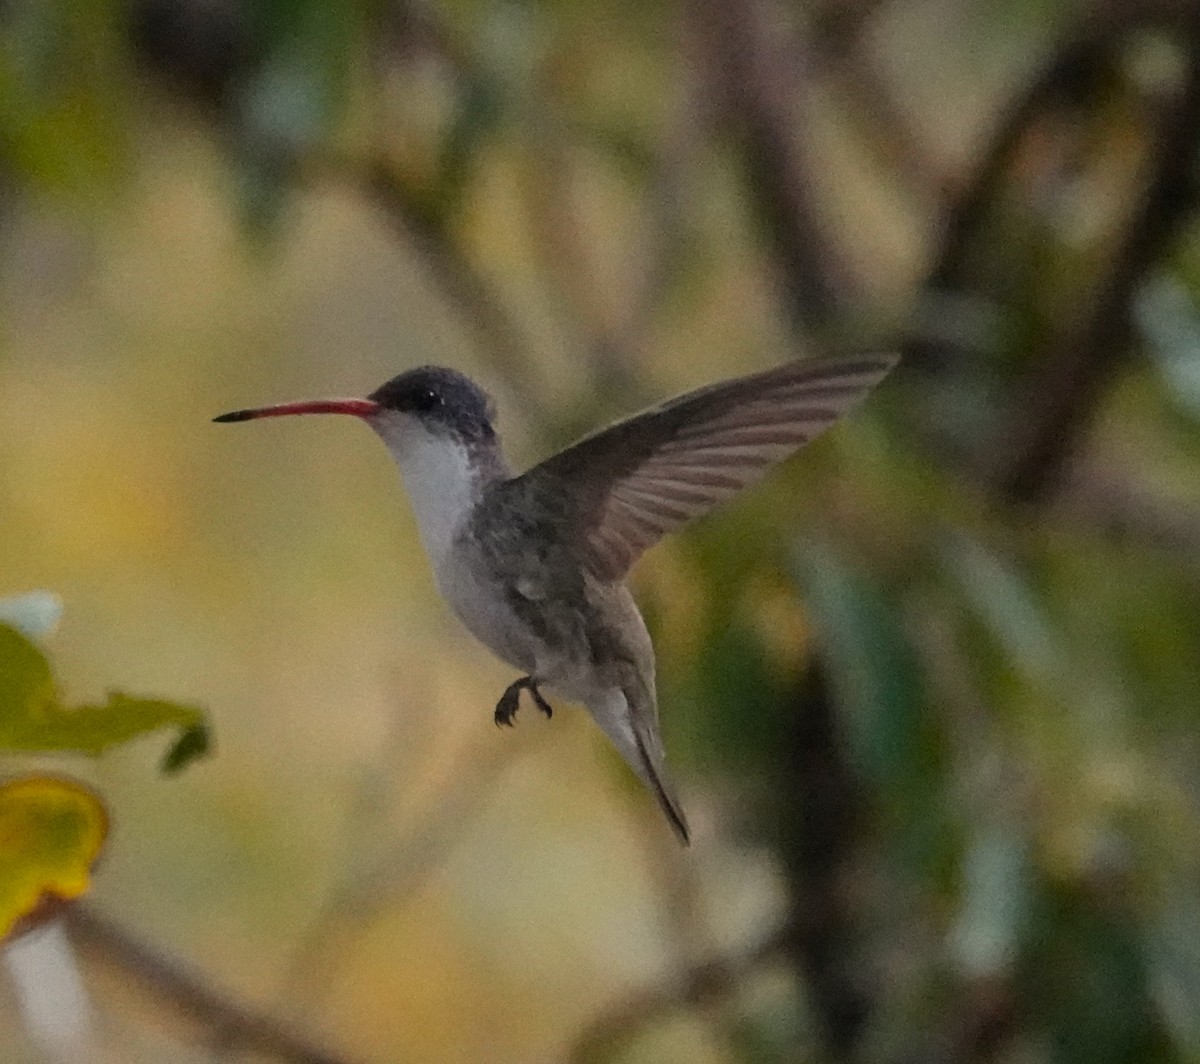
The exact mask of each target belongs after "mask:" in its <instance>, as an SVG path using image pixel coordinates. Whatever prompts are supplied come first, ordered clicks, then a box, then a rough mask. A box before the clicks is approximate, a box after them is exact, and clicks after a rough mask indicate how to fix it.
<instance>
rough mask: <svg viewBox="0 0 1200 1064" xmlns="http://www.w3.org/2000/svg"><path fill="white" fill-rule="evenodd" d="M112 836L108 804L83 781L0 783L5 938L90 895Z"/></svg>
mask: <svg viewBox="0 0 1200 1064" xmlns="http://www.w3.org/2000/svg"><path fill="white" fill-rule="evenodd" d="M107 834H108V814H107V813H106V812H105V810H104V804H103V803H102V802H101V801H100V799H99V798H97V797H96V796H95V795H94V794H93V793H92V792H91V791H89V790H88V789H87V788H86V787H83V786H81V785H80V784H78V783H72V782H70V781H69V780H64V779H57V778H54V777H49V776H28V777H24V778H22V779H17V780H10V781H9V782H7V783H4V784H0V941H3V940H4V939H6V938H8V937H9V936H10V935H12V934H13V933H19V932H21V931H25V930H27V929H28V928H30V927H32V926H33V925H34V924H36V923H40V922H41V921H42V920H43V919H45V918H47V917H48V916H50V915H52V914H53V913H54V912H55V911H57V910H58V909H59V908H60V907H61V906H62V905H63V904H64V903H65V902H68V901H72V900H73V899H75V898H78V897H79V896H80V895H81V894H83V893H85V892H86V891H87V889H88V887H89V886H90V885H91V869H92V865H93V864H94V863H95V861H96V858H97V857H99V855H100V850H101V849H102V848H103V846H104V839H105V836H106V835H107Z"/></svg>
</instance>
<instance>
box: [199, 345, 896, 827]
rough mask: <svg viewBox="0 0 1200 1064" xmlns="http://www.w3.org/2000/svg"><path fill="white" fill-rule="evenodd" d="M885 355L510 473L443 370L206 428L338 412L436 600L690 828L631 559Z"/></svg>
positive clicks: (780, 379) (879, 369)
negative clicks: (670, 759) (385, 491)
mask: <svg viewBox="0 0 1200 1064" xmlns="http://www.w3.org/2000/svg"><path fill="white" fill-rule="evenodd" d="M895 363H896V356H894V355H887V354H879V355H875V354H872V355H864V356H861V357H856V358H847V359H838V360H830V361H822V362H793V363H788V364H787V365H783V366H779V367H777V368H775V369H770V370H767V371H766V372H763V373H755V374H752V375H750V376H746V377H737V378H734V379H733V380H727V381H722V382H720V383H718V384H712V385H709V386H708V387H706V388H700V389H698V390H697V391H693V392H688V393H687V394H685V395H681V396H679V397H678V398H676V399H672V400H670V401H669V402H665V403H663V404H661V405H659V406H655V407H652V408H651V409H649V410H646V411H644V412H642V413H640V414H635V415H634V416H633V417H630V418H627V419H626V420H624V421H619V422H617V423H616V424H615V425H612V426H610V427H609V428H606V429H602V430H600V431H599V432H597V433H595V434H593V435H591V436H587V437H585V438H584V439H582V440H580V441H579V442H578V443H575V444H573V445H572V446H570V447H568V448H567V449H566V450H565V451H561V452H560V453H558V454H556V455H554V456H552V457H551V458H548V459H546V461H544V462H542V463H541V464H540V465H536V466H534V467H533V468H532V469H530V470H529V471H528V472H525V473H522V474H521V475H520V476H513V475H512V473H511V471H510V469H509V467H508V463H507V462H506V461H505V459H504V453H503V451H502V450H501V446H500V441H499V439H498V438H497V436H496V430H495V428H494V427H493V421H494V418H495V411H494V408H493V405H492V401H491V399H490V398H489V397H488V395H487V394H486V393H485V392H484V391H483V389H481V388H480V387H479V386H478V385H477V384H475V383H474V382H473V381H471V380H470V379H468V378H467V377H465V376H463V374H461V373H458V372H456V371H455V370H452V369H441V368H439V367H436V366H423V367H421V368H420V369H413V370H409V371H408V372H407V373H401V374H400V375H399V376H398V377H394V378H392V380H390V381H388V382H387V383H386V384H384V385H383V386H382V387H380V388H377V389H376V390H375V391H373V392H372V393H371V394H370V395H369V396H367V397H366V398H365V399H316V400H311V401H307V402H297V403H283V404H280V405H278V406H267V407H261V408H259V409H255V410H236V411H234V412H233V413H230V414H222V415H221V416H220V417H218V418H215V419H214V420H216V421H249V420H251V419H254V418H261V417H280V416H283V415H287V414H350V415H353V416H354V417H358V418H361V419H362V420H363V421H365V422H366V423H367V425H368V426H370V428H371V429H372V430H373V431H374V432H375V433H376V434H377V435H378V436H379V437H380V438H381V439H382V440H383V442H384V444H385V445H386V446H387V449H388V451H389V452H391V455H392V458H393V459H394V460H395V462H396V465H397V466H399V467H400V473H401V476H402V478H403V480H404V484H405V486H406V487H407V489H408V494H409V497H410V498H411V500H412V506H413V511H414V514H415V516H416V520H417V526H418V529H419V531H420V535H421V540H422V543H423V544H424V547H425V551H426V553H427V554H428V555H429V560H430V561H431V562H432V564H433V572H434V577H435V580H436V583H437V587H438V590H439V591H440V592H441V594H442V596H443V597H444V598H445V599H446V601H447V603H448V604H449V606H450V608H451V610H452V611H453V612H454V614H455V615H456V616H457V617H458V619H459V620H460V621H461V622H462V623H463V625H464V626H465V627H466V628H467V630H468V631H469V632H470V633H471V634H472V635H473V636H474V637H475V638H476V639H478V640H479V641H480V642H481V643H483V644H484V646H486V647H487V648H488V649H489V650H491V651H492V652H493V653H494V654H496V655H497V657H499V658H501V659H502V660H503V661H505V662H507V663H508V664H509V665H512V666H513V667H514V668H516V669H519V670H520V671H521V672H522V673H524V675H522V676H521V677H520V678H519V679H517V680H515V681H514V682H513V683H512V684H510V685H509V687H508V688H507V689H506V690H505V691H504V693H503V695H501V697H500V701H499V703H498V704H497V706H496V711H495V721H496V723H497V724H508V725H511V724H512V722H513V716H514V714H515V713H516V711H517V708H518V705H519V700H520V696H521V692H522V691H525V690H527V691H529V693H530V695H531V696H532V697H533V700H534V703H535V704H536V705H537V706H538V708H539V709H540V710H541V711H542V712H543V713H545V714H546V716H547V717H548V716H550V715H551V707H550V704H549V703H548V702H547V701H546V699H545V698H544V697H543V695H542V693H541V690H540V688H541V687H542V686H546V687H549V688H552V689H553V690H554V691H555V692H556V693H557V694H559V695H561V696H562V697H564V698H566V699H568V700H570V701H573V702H580V703H582V704H583V705H585V706H586V707H587V709H588V710H589V712H590V713H591V715H592V717H593V718H594V719H595V720H596V723H597V724H599V725H600V727H601V728H602V729H603V731H604V733H605V734H606V735H607V736H608V738H609V739H610V740H611V741H612V743H613V744H614V745H615V746H616V748H617V750H618V751H619V752H620V754H621V756H622V757H623V758H624V759H625V761H626V762H627V763H628V764H629V766H630V767H631V768H632V769H633V771H634V772H635V773H636V774H637V775H638V776H639V777H640V778H641V779H642V781H643V782H644V783H645V784H646V786H647V787H649V789H650V790H651V791H652V792H653V794H654V795H655V797H656V798H657V799H658V802H659V804H660V805H661V806H662V809H663V812H664V813H665V814H666V815H667V818H668V819H669V820H670V822H671V825H672V827H673V828H674V829H675V832H676V833H677V834H678V835H679V837H680V839H681V840H683V841H684V842H687V841H688V826H687V820H686V819H685V817H684V814H683V808H682V807H681V805H680V803H679V799H678V797H677V796H676V792H675V788H674V786H673V785H672V783H671V781H670V778H669V777H668V775H667V772H666V766H665V757H664V753H663V745H662V739H661V737H660V735H659V726H658V703H657V698H656V696H655V685H654V648H653V646H652V645H651V643H650V636H649V634H648V633H647V631H646V625H645V623H644V622H643V620H642V615H641V614H640V613H639V612H638V608H637V606H636V604H635V603H634V601H633V597H632V596H631V595H630V593H629V591H628V589H627V588H626V587H625V584H624V583H623V578H624V576H625V574H626V573H627V572H628V570H629V567H630V566H631V565H632V564H633V563H634V561H636V560H637V558H638V557H639V556H640V555H641V554H642V552H643V551H645V550H647V549H648V548H649V547H651V546H653V545H654V544H655V543H657V542H658V541H659V540H660V539H661V538H662V537H663V536H665V535H667V533H669V532H674V531H675V530H676V529H678V528H680V527H681V526H682V525H684V524H686V523H687V522H689V521H691V520H692V519H693V518H696V517H699V516H700V515H701V514H704V513H707V512H708V511H709V510H711V509H712V508H713V507H714V506H716V505H717V504H719V503H721V502H723V501H724V500H726V499H728V498H730V497H731V496H732V495H734V494H736V493H737V492H738V491H740V490H741V489H742V488H744V487H746V486H747V485H748V484H751V483H753V482H755V481H757V480H759V479H760V478H761V477H762V476H763V475H764V474H765V473H766V471H767V469H768V467H769V466H771V465H772V464H774V463H775V462H777V461H779V460H780V459H782V458H785V457H787V456H788V455H789V454H791V453H792V452H793V451H795V450H797V449H798V448H800V447H801V446H802V445H803V444H805V443H807V442H808V441H809V440H811V439H812V438H813V437H815V436H817V435H818V434H819V433H821V432H822V431H824V430H825V429H827V428H828V427H829V426H830V425H832V424H833V423H834V422H835V421H836V420H837V419H838V418H839V417H841V416H842V415H843V414H844V413H846V412H847V411H848V410H849V409H850V408H851V407H853V406H854V405H855V404H856V403H857V402H858V401H859V400H860V399H862V397H863V396H864V395H865V394H866V393H867V392H868V391H869V390H870V389H871V388H872V387H873V386H874V385H875V384H877V383H878V382H879V381H880V380H881V379H882V378H883V377H884V376H885V375H886V374H887V372H888V371H889V370H890V369H891V368H892V366H893V365H895Z"/></svg>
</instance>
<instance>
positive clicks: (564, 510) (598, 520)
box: [512, 354, 897, 580]
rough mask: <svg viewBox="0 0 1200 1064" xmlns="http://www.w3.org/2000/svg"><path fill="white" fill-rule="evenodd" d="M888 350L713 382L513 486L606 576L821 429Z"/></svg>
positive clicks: (859, 394)
mask: <svg viewBox="0 0 1200 1064" xmlns="http://www.w3.org/2000/svg"><path fill="white" fill-rule="evenodd" d="M896 361H897V356H896V355H892V354H880V355H863V356H861V357H857V358H848V359H835V360H829V361H819V362H793V363H788V364H787V365H784V366H778V367H776V368H775V369H770V370H767V371H766V372H764V373H755V374H752V375H751V376H748V377H737V378H735V379H733V380H729V381H722V382H721V383H719V384H713V385H710V386H708V387H706V388H701V389H699V390H697V391H694V392H689V393H687V394H686V395H681V396H679V397H678V398H677V399H673V400H671V401H670V402H667V403H664V404H662V405H661V406H656V407H652V408H651V409H650V410H647V411H644V412H643V413H641V414H635V415H634V416H633V417H631V418H628V419H626V420H624V421H621V422H618V423H617V424H615V425H612V426H610V427H609V428H606V429H603V430H601V431H600V432H598V433H596V434H595V435H592V436H588V437H586V438H585V439H583V440H580V441H579V442H578V443H576V444H574V445H573V446H571V447H569V448H567V449H566V450H565V451H562V452H561V453H559V454H556V455H554V457H552V458H549V459H547V460H546V461H545V462H542V463H541V464H540V465H537V466H534V468H533V469H531V470H529V471H528V472H527V473H525V474H523V475H522V476H521V477H518V478H517V480H516V481H515V482H513V485H512V486H513V487H515V488H518V489H519V490H521V491H528V492H530V493H532V494H534V495H536V496H538V497H539V498H540V499H541V500H542V501H543V503H544V504H549V506H550V508H551V509H552V511H553V512H556V513H558V514H560V515H561V516H562V517H563V518H564V519H566V520H568V521H573V522H576V523H577V527H578V528H579V530H580V532H581V533H582V536H583V539H584V542H585V544H586V556H587V562H588V565H589V568H590V569H591V571H592V573H593V574H594V575H595V576H596V577H597V578H599V579H601V580H617V579H620V578H621V577H622V576H624V575H625V573H626V571H627V570H628V569H629V567H630V566H631V565H632V564H633V563H634V561H636V560H637V558H638V557H639V556H640V555H641V554H642V552H643V551H645V550H647V549H648V548H649V547H651V546H653V545H654V544H655V543H657V542H658V541H659V540H660V539H661V538H662V537H663V536H665V535H667V534H668V533H670V532H674V531H675V530H676V529H678V528H680V527H681V526H682V525H684V524H686V523H687V522H688V521H691V520H693V519H694V518H697V517H699V516H701V515H702V514H705V513H707V512H708V511H709V510H711V509H712V508H713V507H714V506H717V505H719V504H720V503H722V502H724V501H725V500H726V499H728V498H730V497H731V496H733V495H735V494H736V493H737V492H739V491H741V490H742V488H744V487H746V486H747V485H749V484H753V483H754V482H756V481H757V480H759V479H761V478H762V477H763V475H765V473H766V471H767V470H768V469H769V468H770V466H772V465H773V464H774V463H775V462H778V461H779V460H780V459H782V458H785V457H787V456H788V455H789V454H791V453H792V452H793V451H795V450H797V449H798V448H800V447H802V446H803V445H804V444H806V443H808V441H809V440H811V439H813V438H814V437H815V436H818V435H819V434H820V433H821V432H823V431H824V430H825V429H827V428H829V426H830V425H832V424H833V423H834V422H835V421H837V419H838V418H839V417H841V416H842V415H843V414H845V413H846V412H847V411H848V410H850V408H851V407H853V406H854V405H855V404H857V403H858V402H859V400H861V399H862V398H863V396H864V395H865V394H866V393H867V392H868V391H870V389H871V388H872V387H874V386H875V385H876V384H878V383H879V381H880V380H881V379H882V378H883V377H884V376H885V375H886V374H887V373H888V371H889V370H890V369H891V368H892V367H893V366H894V365H895V364H896Z"/></svg>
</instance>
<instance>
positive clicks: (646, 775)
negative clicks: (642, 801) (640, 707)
mask: <svg viewBox="0 0 1200 1064" xmlns="http://www.w3.org/2000/svg"><path fill="white" fill-rule="evenodd" d="M634 736H635V738H636V739H637V746H638V752H639V754H640V755H641V761H642V771H641V772H639V773H638V775H639V776H641V777H642V779H643V780H644V781H645V782H646V784H647V785H648V786H649V787H650V790H651V791H653V792H654V797H655V798H657V799H658V804H659V805H660V806H661V807H662V811H663V812H664V813H666V815H667V820H669V821H670V822H671V827H672V828H674V830H675V834H676V835H678V836H679V841H680V842H682V843H683V844H684V845H685V846H687V845H688V844H689V843H690V842H691V841H692V839H691V832H690V831H689V830H688V823H687V817H685V816H684V815H683V806H682V805H681V804H680V802H679V797H678V796H677V795H676V793H675V787H674V786H673V785H672V783H671V778H670V777H669V776H668V775H667V767H666V765H665V764H664V758H663V754H662V747H661V745H660V744H657V743H655V744H654V745H655V746H656V747H658V749H657V753H656V754H652V753H651V752H650V751H651V749H652V748H651V746H650V745H649V744H647V743H646V742H645V741H643V739H642V735H641V732H640V730H639V729H637V728H635V729H634Z"/></svg>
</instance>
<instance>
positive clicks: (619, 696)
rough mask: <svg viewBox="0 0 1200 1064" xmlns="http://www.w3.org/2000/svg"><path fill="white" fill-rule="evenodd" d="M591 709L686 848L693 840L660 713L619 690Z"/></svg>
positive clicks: (596, 701) (590, 705)
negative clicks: (671, 772)
mask: <svg viewBox="0 0 1200 1064" xmlns="http://www.w3.org/2000/svg"><path fill="white" fill-rule="evenodd" d="M587 707H588V710H589V711H590V712H591V714H592V716H593V717H594V718H595V720H596V723H597V724H599V725H600V727H601V728H602V729H603V730H604V734H605V735H607V736H608V738H609V739H610V740H611V741H612V744H613V745H614V746H615V747H616V748H617V752H618V753H620V755H621V756H622V757H623V758H624V759H625V762H626V764H628V765H629V767H630V768H631V769H633V771H634V772H635V773H637V776H638V778H639V779H640V780H641V781H642V782H643V783H644V784H645V785H646V787H647V788H648V789H649V790H650V793H651V794H653V795H654V797H655V798H656V799H657V800H658V804H659V805H660V806H661V807H662V811H663V813H664V814H666V817H667V820H668V821H669V822H670V824H671V828H672V829H673V830H674V832H675V834H676V835H678V836H679V839H680V841H681V842H683V843H684V844H685V845H686V844H687V843H689V842H690V841H691V833H690V831H689V830H688V823H687V818H686V817H685V816H684V815H683V806H682V805H681V804H680V801H679V798H678V797H677V795H676V793H675V787H674V785H673V784H672V783H671V778H670V776H669V775H668V774H667V767H666V758H665V755H664V753H663V748H662V742H661V741H660V740H659V738H658V722H657V714H656V713H654V711H653V707H651V709H650V710H649V711H648V712H646V711H644V710H643V709H642V707H641V706H640V705H639V706H637V707H636V708H635V707H633V706H632V705H631V703H630V701H629V699H628V697H627V695H626V694H625V692H623V691H622V690H621V689H620V688H619V687H614V688H613V689H611V690H610V691H608V692H606V693H605V695H604V697H603V698H600V699H597V700H595V701H589V702H588V703H587Z"/></svg>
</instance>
